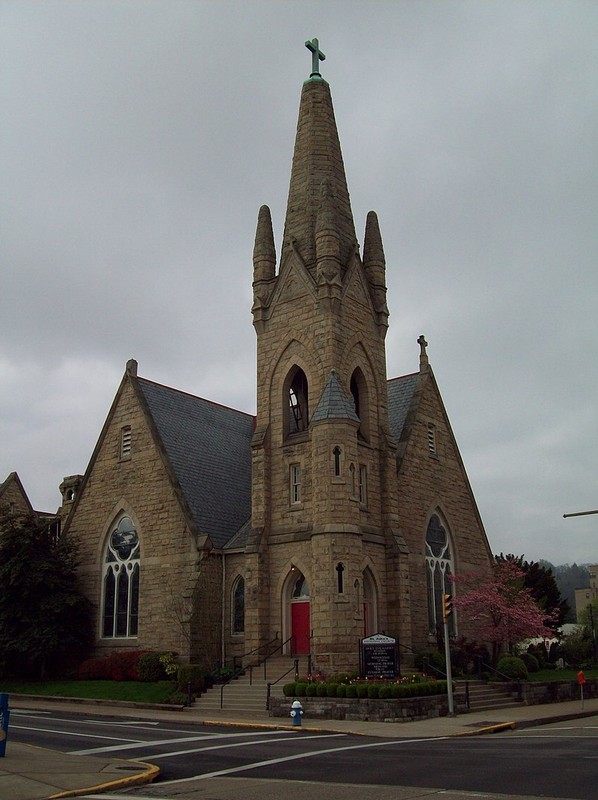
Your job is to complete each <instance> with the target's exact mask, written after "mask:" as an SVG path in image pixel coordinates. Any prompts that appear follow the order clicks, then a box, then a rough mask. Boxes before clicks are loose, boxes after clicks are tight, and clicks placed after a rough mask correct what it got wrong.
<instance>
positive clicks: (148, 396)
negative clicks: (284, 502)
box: [137, 373, 418, 547]
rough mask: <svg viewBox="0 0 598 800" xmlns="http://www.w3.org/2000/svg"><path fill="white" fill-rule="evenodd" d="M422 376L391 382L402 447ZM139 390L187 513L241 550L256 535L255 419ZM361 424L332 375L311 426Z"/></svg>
mask: <svg viewBox="0 0 598 800" xmlns="http://www.w3.org/2000/svg"><path fill="white" fill-rule="evenodd" d="M417 377H418V376H417V373H416V374H413V375H404V376H402V377H400V378H393V379H392V380H390V381H388V384H387V385H388V416H389V421H390V431H391V434H392V436H393V439H394V440H395V443H397V444H398V442H399V440H400V438H401V432H402V430H403V426H404V424H405V419H406V417H407V412H408V411H409V406H410V404H411V400H412V398H413V392H414V390H415V385H416V381H417ZM137 382H138V384H139V387H140V389H141V392H142V394H143V397H144V398H145V401H146V403H147V406H148V409H149V412H150V414H151V417H152V419H153V421H154V425H155V426H156V430H157V432H158V436H159V437H160V440H161V442H162V444H163V446H164V449H165V450H166V454H167V456H168V459H169V461H170V465H171V467H172V469H173V471H174V473H175V475H176V477H177V480H178V482H179V485H180V487H181V490H182V492H183V494H184V496H185V499H186V501H187V504H188V506H189V509H190V510H191V513H192V514H193V518H194V520H195V522H196V524H197V527H198V529H199V531H200V532H201V533H205V534H207V535H208V536H209V537H210V539H211V540H212V542H213V544H214V546H215V547H224V546H225V545H227V546H229V547H243V546H244V545H245V542H246V539H247V536H248V533H249V530H250V528H251V437H252V435H253V429H254V418H253V417H252V416H251V415H250V414H244V413H243V412H241V411H235V410H234V409H232V408H226V407H225V406H221V405H218V404H217V403H212V402H210V401H209V400H204V399H203V398H201V397H194V396H193V395H190V394H186V393H185V392H181V391H179V390H177V389H171V388H169V387H167V386H162V385H160V384H158V383H153V382H152V381H148V380H146V379H145V378H138V379H137ZM322 419H354V420H358V417H357V415H356V413H355V408H354V404H353V401H352V398H348V397H347V396H346V395H345V393H344V392H343V389H342V387H341V385H340V383H339V381H338V378H337V377H336V375H335V374H334V373H331V375H330V379H329V381H328V383H327V384H326V387H325V389H324V391H323V393H322V397H321V399H320V402H319V404H318V407H317V409H316V411H315V412H314V415H313V417H312V419H311V422H317V421H318V420H322Z"/></svg>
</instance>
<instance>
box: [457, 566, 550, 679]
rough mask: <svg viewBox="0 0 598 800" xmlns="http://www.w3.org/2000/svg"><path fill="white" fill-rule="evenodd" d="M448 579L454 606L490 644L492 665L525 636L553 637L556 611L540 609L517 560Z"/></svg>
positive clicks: (481, 637)
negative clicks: (484, 570) (451, 588)
mask: <svg viewBox="0 0 598 800" xmlns="http://www.w3.org/2000/svg"><path fill="white" fill-rule="evenodd" d="M451 580H452V581H453V582H454V584H455V592H454V595H455V597H454V601H453V605H454V607H455V609H457V611H458V613H459V617H460V619H461V620H462V621H463V622H464V623H465V624H466V625H467V628H468V629H469V631H471V633H472V634H474V635H475V636H476V638H479V639H481V640H482V641H483V642H486V643H487V644H489V645H490V646H491V647H492V663H493V665H496V663H497V661H498V657H499V656H500V654H501V653H502V652H505V651H506V652H508V653H513V651H514V648H515V645H517V644H518V643H519V642H521V641H523V640H524V639H531V638H535V637H537V636H542V637H545V638H552V637H553V636H554V623H555V621H556V616H555V615H556V614H557V613H558V611H556V610H553V611H550V612H549V611H543V610H542V608H540V606H539V605H538V603H537V602H536V600H534V598H533V597H532V594H531V591H530V590H529V589H527V588H526V587H525V586H524V571H523V570H522V569H521V567H519V566H518V565H517V564H516V563H514V562H512V561H496V562H495V563H494V566H493V569H492V571H486V572H483V573H480V572H468V573H465V574H463V575H454V576H452V578H451ZM551 623H552V625H553V627H552V628H551V627H550V624H551Z"/></svg>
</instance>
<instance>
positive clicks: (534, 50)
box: [0, 0, 598, 563]
mask: <svg viewBox="0 0 598 800" xmlns="http://www.w3.org/2000/svg"><path fill="white" fill-rule="evenodd" d="M597 35H598V9H597V7H596V6H594V5H592V4H589V3H586V2H582V1H581V0H580V1H579V2H574V1H573V0H569V1H567V0H565V2H552V0H542V2H539V0H538V1H537V2H533V1H532V0H529V1H527V2H520V1H518V2H509V0H495V2H492V1H490V2H486V3H479V2H473V0H471V1H470V2H465V1H463V2H462V1H460V0H455V1H454V2H445V1H444V0H443V1H442V2H440V0H437V1H433V0H423V2H419V3H409V2H394V0H392V1H391V0H372V1H371V2H368V3H364V2H357V0H354V1H353V2H340V0H338V2H337V1H335V0H333V1H332V2H328V3H321V2H311V0H306V2H303V3H301V4H297V3H290V2H274V0H270V2H265V1H263V2H260V1H259V0H253V1H252V2H251V3H242V2H227V1H226V0H203V1H200V2H186V1H185V0H177V2H174V3H173V2H159V1H158V0H149V1H148V0H144V2H141V0H119V1H118V2H116V1H115V2H112V1H111V0H102V1H101V2H100V1H99V0H98V2H96V1H95V0H87V2H85V3H73V2H68V0H45V2H30V0H18V1H17V0H14V1H13V0H5V2H4V3H3V5H2V7H1V8H0V103H1V110H2V117H3V125H2V126H1V129H0V178H1V181H2V185H3V192H2V193H1V196H0V224H1V228H2V231H1V234H2V235H1V237H0V269H1V274H2V292H1V293H0V342H1V345H0V442H1V443H2V445H1V448H0V479H3V478H4V477H6V475H7V474H8V473H9V472H10V471H11V470H13V469H16V470H17V471H18V472H19V474H20V475H21V477H22V479H23V481H24V482H25V485H26V487H27V488H28V489H29V491H30V494H31V498H32V501H33V502H34V504H35V505H36V507H38V508H45V509H48V510H52V509H53V508H55V507H56V506H57V505H58V502H59V495H58V491H57V486H58V484H59V483H60V480H61V479H62V477H63V476H64V475H66V474H70V473H73V472H79V471H83V470H84V469H85V466H86V463H87V460H88V458H89V456H90V454H91V450H92V448H93V445H94V443H95V439H96V437H97V435H98V433H99V430H100V427H101V425H102V422H103V419H104V417H105V415H106V413H107V411H108V408H109V405H110V402H111V400H112V397H113V395H114V393H115V391H116V388H117V386H118V383H119V381H120V378H121V375H122V372H123V371H124V366H125V362H126V360H127V359H128V358H130V357H136V358H137V359H138V360H139V362H140V373H141V374H142V375H144V376H147V377H149V378H152V379H154V380H156V381H159V382H162V383H166V384H169V385H173V386H177V387H179V388H182V389H185V390H187V391H190V392H194V393H197V394H200V395H202V396H205V397H209V398H211V399H214V400H216V401H219V402H222V403H226V404H229V405H232V406H234V407H237V408H241V409H244V410H247V411H253V410H254V397H255V367H254V356H255V339H254V335H253V331H252V329H251V317H250V313H249V310H250V305H251V292H250V283H251V251H252V246H253V235H254V230H255V221H256V218H257V210H258V208H259V206H260V205H261V204H262V203H268V204H269V205H270V206H271V208H272V212H273V218H274V224H275V232H276V238H277V243H278V245H280V238H281V235H282V226H283V221H284V213H285V205H286V192H287V188H288V178H289V172H290V159H291V154H292V146H293V139H294V128H295V123H296V115H297V108H298V100H299V92H300V87H301V82H302V81H303V80H304V79H305V78H306V77H307V75H308V72H309V54H307V52H306V51H304V48H303V42H304V41H305V39H307V38H311V37H313V36H318V37H319V39H320V42H321V46H322V48H323V50H324V51H325V52H326V54H327V60H326V61H325V62H324V64H323V65H322V68H323V73H324V75H325V77H326V78H327V80H328V81H329V82H330V84H331V87H332V92H333V97H334V103H335V108H336V114H337V123H338V126H339V132H340V136H341V142H342V145H343V151H344V157H345V166H346V170H347V177H348V182H349V189H350V191H351V198H352V204H353V211H354V215H355V221H356V227H357V230H358V235H359V236H360V237H362V235H363V233H362V232H363V226H364V222H365V215H366V213H367V211H368V210H369V209H370V208H374V209H376V210H377V211H378V213H379V216H380V221H381V226H382V235H383V238H384V242H385V248H386V256H387V265H388V284H389V297H388V299H389V305H390V310H391V314H392V316H391V328H390V330H389V334H388V339H387V344H388V372H389V375H390V376H394V375H397V374H402V373H405V372H411V371H413V370H414V369H415V368H416V366H417V352H418V348H417V345H416V342H415V340H416V338H417V336H418V335H419V334H420V333H422V332H424V333H425V334H426V337H427V339H428V341H429V342H430V348H429V354H430V358H431V362H432V365H433V367H434V371H435V374H436V376H437V378H438V381H439V384H440V388H441V391H442V393H443V396H444V400H445V403H446V406H447V409H448V412H449V415H450V418H451V421H452V424H453V428H454V431H455V434H456V436H457V440H458V442H459V445H460V448H461V451H462V455H463V458H464V461H465V464H466V467H467V470H468V474H469V476H470V479H471V482H472V485H473V488H474V491H475V493H476V497H477V500H478V504H479V506H480V510H481V513H482V516H483V518H484V521H485V524H486V527H487V531H488V535H489V537H490V541H491V544H492V546H493V549H494V550H495V551H496V552H499V551H501V550H502V551H505V552H506V551H512V552H515V553H517V554H519V553H525V554H526V556H527V557H529V558H547V559H549V560H551V561H553V562H555V563H564V562H568V561H570V562H572V561H578V562H591V561H594V560H596V553H595V545H594V541H595V535H594V532H595V530H596V524H597V523H598V519H597V518H596V517H583V518H576V519H571V520H563V519H562V514H563V512H566V511H575V510H586V509H590V508H594V507H596V505H597V502H598V496H597V492H596V489H597V487H596V473H597V470H596V455H595V453H596V451H597V447H596V445H597V438H598V437H597V433H598V431H597V424H596V412H595V404H596V403H595V398H596V394H597V388H598V386H597V384H598V376H597V370H596V367H595V365H594V363H593V362H594V360H595V359H594V353H595V350H596V344H597V339H598V334H597V326H596V323H595V317H596V309H595V298H596V296H598V285H597V284H598V277H597V270H596V253H597V251H598V241H597V239H598V235H597V226H596V219H597V217H598V213H597V212H598V181H597V172H598V170H597V153H596V141H598V130H597V127H598V125H597V122H598V109H597V106H596V102H595V83H596V69H597V66H598V55H597V52H596V47H595V42H596V39H597Z"/></svg>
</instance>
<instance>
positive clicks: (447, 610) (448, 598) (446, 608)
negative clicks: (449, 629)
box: [442, 594, 453, 622]
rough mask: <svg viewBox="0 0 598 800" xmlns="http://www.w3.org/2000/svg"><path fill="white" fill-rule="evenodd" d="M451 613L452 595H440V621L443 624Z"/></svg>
mask: <svg viewBox="0 0 598 800" xmlns="http://www.w3.org/2000/svg"><path fill="white" fill-rule="evenodd" d="M452 613H453V595H452V594H443V595H442V619H443V620H444V622H446V621H447V619H448V618H449V617H450V615H451V614H452Z"/></svg>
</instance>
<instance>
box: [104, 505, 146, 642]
mask: <svg viewBox="0 0 598 800" xmlns="http://www.w3.org/2000/svg"><path fill="white" fill-rule="evenodd" d="M139 565H140V545H139V536H138V535H137V531H136V530H135V526H134V524H133V520H132V519H131V518H130V517H127V516H122V517H121V518H120V519H119V520H118V523H117V524H116V525H115V526H114V527H113V528H112V531H111V533H110V535H109V536H108V542H107V544H106V551H105V555H104V565H103V582H102V588H103V592H102V595H103V596H102V636H104V637H106V638H112V637H132V636H137V622H138V616H139Z"/></svg>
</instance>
